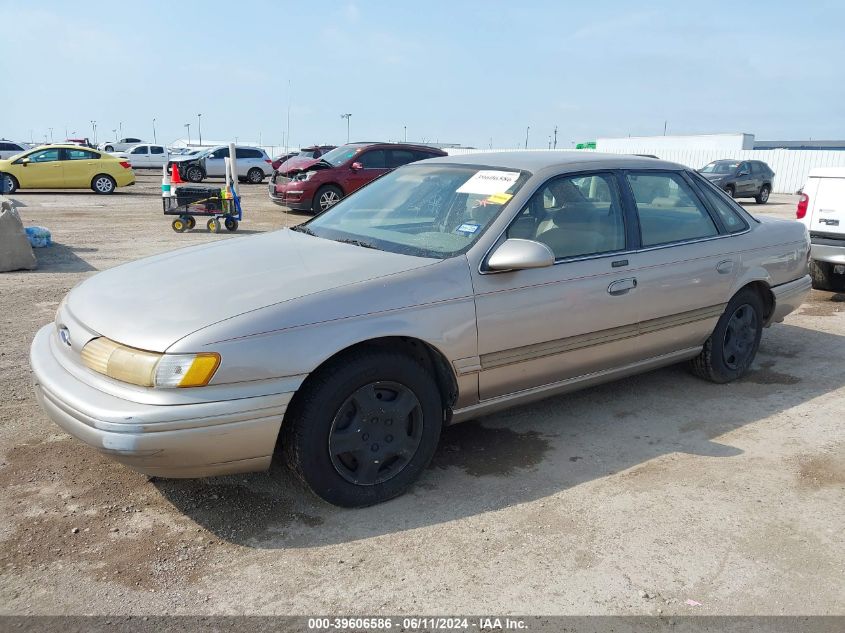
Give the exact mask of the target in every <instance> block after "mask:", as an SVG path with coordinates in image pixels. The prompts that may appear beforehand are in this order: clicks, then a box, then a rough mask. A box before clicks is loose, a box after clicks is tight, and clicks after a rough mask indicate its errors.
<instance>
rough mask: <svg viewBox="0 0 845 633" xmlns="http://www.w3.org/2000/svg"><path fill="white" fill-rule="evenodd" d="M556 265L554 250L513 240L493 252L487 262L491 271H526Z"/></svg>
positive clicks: (532, 241)
mask: <svg viewBox="0 0 845 633" xmlns="http://www.w3.org/2000/svg"><path fill="white" fill-rule="evenodd" d="M554 263H555V255H554V253H552V249H550V248H549V247H548V246H546V245H545V244H543V243H541V242H535V241H534V240H521V239H516V238H511V239H508V240H505V241H504V242H502V244H501V245H500V246H499V248H497V249H496V250H495V251H493V254H492V255H490V258H489V259H488V260H487V268H489V269H490V270H525V269H528V268H547V267H548V266H553V265H554Z"/></svg>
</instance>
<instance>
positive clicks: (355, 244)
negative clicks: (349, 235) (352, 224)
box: [334, 240, 381, 251]
mask: <svg viewBox="0 0 845 633" xmlns="http://www.w3.org/2000/svg"><path fill="white" fill-rule="evenodd" d="M334 241H335V242H341V243H343V244H352V245H353V246H362V247H364V248H372V249H374V250H377V251H378V250H381V249H380V248H379V247H378V246H374V245H372V244H370V243H369V242H362V241H361V240H334Z"/></svg>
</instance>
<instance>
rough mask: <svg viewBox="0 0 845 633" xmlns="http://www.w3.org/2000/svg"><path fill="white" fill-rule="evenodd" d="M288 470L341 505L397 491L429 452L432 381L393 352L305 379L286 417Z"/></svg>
mask: <svg viewBox="0 0 845 633" xmlns="http://www.w3.org/2000/svg"><path fill="white" fill-rule="evenodd" d="M284 425H285V429H284V433H283V437H282V443H283V448H284V450H285V452H286V455H287V461H288V464H289V466H290V467H291V468H292V469H293V471H294V472H295V473H296V474H297V475H298V476H299V477H300V479H302V480H303V481H304V482H305V483H306V484H307V485H308V487H309V488H311V490H312V491H313V492H314V493H315V494H316V495H318V496H320V497H322V498H323V499H325V500H326V501H328V502H329V503H333V504H335V505H339V506H345V507H358V506H367V505H372V504H374V503H379V502H382V501H386V500H387V499H390V498H392V497H395V496H397V495H399V494H401V493H403V492H404V491H405V490H407V488H408V487H409V486H410V485H411V484H412V483H413V482H414V481H415V480H416V479H417V477H418V476H419V475H420V473H421V472H422V471H423V470H424V469H425V468H426V466H427V465H428V463H429V462H430V461H431V458H432V456H433V455H434V450H435V449H436V447H437V441H438V439H439V438H440V429H441V427H442V426H443V406H442V402H441V398H440V393H439V392H438V389H437V385H436V383H435V381H434V378H433V377H432V376H431V374H430V373H429V372H428V370H426V369H425V367H423V366H422V365H421V364H420V363H419V362H418V361H417V360H415V359H413V358H411V357H409V356H406V355H404V354H401V353H398V352H391V351H379V350H373V351H363V352H358V353H356V354H354V355H347V356H344V357H342V358H339V359H337V360H336V361H335V362H331V363H330V364H329V365H327V366H326V367H324V368H323V369H321V370H319V371H318V372H317V373H316V374H315V375H313V376H312V377H311V378H309V380H308V382H307V383H306V384H305V385H304V386H303V388H302V391H300V392H299V393H297V394H296V397H295V398H294V400H293V402H292V403H291V406H290V408H289V409H288V411H287V413H286V415H285V422H284Z"/></svg>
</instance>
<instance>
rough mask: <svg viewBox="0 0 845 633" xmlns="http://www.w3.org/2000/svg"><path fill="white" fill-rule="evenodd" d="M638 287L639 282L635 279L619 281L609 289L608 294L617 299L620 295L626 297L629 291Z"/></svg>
mask: <svg viewBox="0 0 845 633" xmlns="http://www.w3.org/2000/svg"><path fill="white" fill-rule="evenodd" d="M636 287H637V280H636V279H635V278H634V277H630V278H628V279H619V280H618V281H614V282H613V283H612V284H610V285H609V286H608V287H607V293H608V294H610V295H613V296H614V297H616V296H619V295H624V294H625V293H627V292H628V291H629V290H633V289H634V288H636Z"/></svg>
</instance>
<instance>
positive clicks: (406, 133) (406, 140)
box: [404, 125, 408, 143]
mask: <svg viewBox="0 0 845 633" xmlns="http://www.w3.org/2000/svg"><path fill="white" fill-rule="evenodd" d="M404 127H405V142H406V143H407V142H408V126H407V125H406V126H404Z"/></svg>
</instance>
